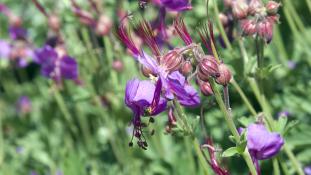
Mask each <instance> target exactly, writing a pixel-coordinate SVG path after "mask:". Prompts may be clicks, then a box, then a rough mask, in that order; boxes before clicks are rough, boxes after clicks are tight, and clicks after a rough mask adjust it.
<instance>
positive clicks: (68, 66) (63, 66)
mask: <svg viewBox="0 0 311 175" xmlns="http://www.w3.org/2000/svg"><path fill="white" fill-rule="evenodd" d="M60 59H61V60H60V72H61V75H62V77H63V78H66V79H76V78H78V66H77V62H76V60H75V59H73V58H71V57H69V56H64V57H63V58H60Z"/></svg>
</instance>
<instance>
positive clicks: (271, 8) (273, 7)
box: [266, 1, 280, 15]
mask: <svg viewBox="0 0 311 175" xmlns="http://www.w3.org/2000/svg"><path fill="white" fill-rule="evenodd" d="M279 7H280V3H277V2H275V1H268V3H267V4H266V9H267V12H268V14H269V15H276V14H277V12H278V10H279Z"/></svg>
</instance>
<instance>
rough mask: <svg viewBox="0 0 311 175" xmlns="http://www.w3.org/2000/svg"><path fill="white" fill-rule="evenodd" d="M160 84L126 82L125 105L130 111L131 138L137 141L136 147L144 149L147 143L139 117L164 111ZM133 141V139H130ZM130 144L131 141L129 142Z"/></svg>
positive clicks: (164, 101)
mask: <svg viewBox="0 0 311 175" xmlns="http://www.w3.org/2000/svg"><path fill="white" fill-rule="evenodd" d="M161 89H162V82H161V80H160V79H159V80H158V81H157V83H156V85H154V84H153V83H152V82H151V81H148V80H143V81H140V80H138V79H133V80H130V81H128V82H127V84H126V89H125V100H124V101H125V104H126V105H127V106H128V107H129V108H130V109H131V110H132V112H133V115H134V116H133V119H132V124H133V126H134V130H133V136H135V137H136V138H137V139H138V142H137V144H138V146H139V147H141V148H143V149H146V147H147V145H146V144H147V143H146V140H145V138H144V135H143V131H142V129H143V127H145V124H144V123H142V121H141V117H143V116H155V115H157V114H159V113H161V112H162V111H164V110H165V109H166V100H165V99H164V98H162V97H161ZM132 139H133V138H132ZM130 144H132V140H131V142H130Z"/></svg>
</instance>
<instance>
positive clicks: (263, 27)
mask: <svg viewBox="0 0 311 175" xmlns="http://www.w3.org/2000/svg"><path fill="white" fill-rule="evenodd" d="M258 35H259V36H260V37H261V38H263V39H264V40H265V41H266V42H267V43H270V41H271V40H272V35H273V22H272V21H269V20H264V21H262V22H260V23H259V24H258Z"/></svg>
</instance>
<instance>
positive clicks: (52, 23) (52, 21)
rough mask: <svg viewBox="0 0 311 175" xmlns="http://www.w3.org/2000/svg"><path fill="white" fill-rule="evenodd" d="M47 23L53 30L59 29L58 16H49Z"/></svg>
mask: <svg viewBox="0 0 311 175" xmlns="http://www.w3.org/2000/svg"><path fill="white" fill-rule="evenodd" d="M48 24H49V27H50V28H51V29H52V30H53V31H55V32H57V31H59V29H60V20H59V18H58V16H56V15H51V16H49V19H48Z"/></svg>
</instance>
